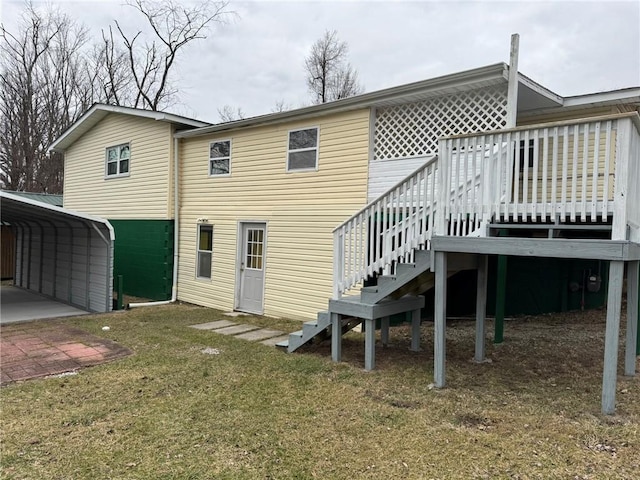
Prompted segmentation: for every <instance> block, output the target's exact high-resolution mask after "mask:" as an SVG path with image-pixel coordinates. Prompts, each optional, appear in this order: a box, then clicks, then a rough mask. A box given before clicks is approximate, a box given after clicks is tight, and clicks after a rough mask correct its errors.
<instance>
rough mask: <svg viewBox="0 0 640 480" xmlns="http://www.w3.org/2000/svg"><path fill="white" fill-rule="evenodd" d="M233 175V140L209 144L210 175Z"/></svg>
mask: <svg viewBox="0 0 640 480" xmlns="http://www.w3.org/2000/svg"><path fill="white" fill-rule="evenodd" d="M230 173H231V140H222V141H219V142H211V143H210V144H209V175H210V176H212V177H213V176H218V175H229V174H230Z"/></svg>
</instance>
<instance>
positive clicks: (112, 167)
mask: <svg viewBox="0 0 640 480" xmlns="http://www.w3.org/2000/svg"><path fill="white" fill-rule="evenodd" d="M130 159H131V149H130V148H129V144H128V143H125V144H123V145H116V146H115V147H108V148H107V167H106V172H107V177H119V176H125V175H129V160H130Z"/></svg>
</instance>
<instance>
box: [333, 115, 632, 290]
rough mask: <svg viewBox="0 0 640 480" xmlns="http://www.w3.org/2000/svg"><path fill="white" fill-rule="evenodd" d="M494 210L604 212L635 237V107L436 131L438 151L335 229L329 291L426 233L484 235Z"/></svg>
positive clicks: (533, 214)
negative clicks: (487, 128)
mask: <svg viewBox="0 0 640 480" xmlns="http://www.w3.org/2000/svg"><path fill="white" fill-rule="evenodd" d="M498 220H502V221H508V222H577V221H579V222H583V223H585V222H586V223H590V222H591V223H593V222H608V221H609V220H611V222H612V239H614V240H621V239H622V240H626V239H631V240H634V241H638V242H640V116H638V114H637V113H630V114H619V115H609V116H605V117H595V118H587V119H582V120H574V121H568V122H557V123H549V124H543V125H533V126H530V127H518V128H513V129H505V130H500V131H495V132H484V133H480V134H471V135H459V136H455V137H449V138H444V139H441V140H440V143H439V154H438V157H435V158H433V159H432V160H430V161H429V162H427V163H426V164H425V165H424V166H422V167H420V168H419V169H418V170H416V171H415V172H414V173H412V174H411V175H409V176H408V177H407V178H405V179H404V180H402V181H401V182H399V183H398V184H397V185H395V186H394V187H393V188H391V189H390V190H388V191H387V192H386V193H385V194H383V195H382V196H380V197H379V198H378V199H376V200H374V201H373V202H371V203H370V204H369V205H367V206H366V207H364V208H363V209H362V210H360V211H359V212H357V213H356V214H355V215H353V216H352V217H351V218H349V219H348V220H347V221H346V222H344V223H343V224H342V225H340V226H338V227H337V228H336V229H335V230H334V292H333V294H334V298H339V297H340V295H341V294H342V293H344V292H345V291H347V290H349V289H350V288H352V287H354V286H356V285H357V284H358V283H359V282H361V281H362V280H364V279H366V278H367V277H370V276H372V275H373V274H374V273H376V272H381V271H382V272H384V273H393V272H392V271H391V270H390V269H391V268H392V267H393V265H394V264H395V263H396V262H397V261H399V260H402V261H411V259H412V255H413V251H414V249H415V248H428V242H429V240H430V238H431V236H432V235H433V234H438V235H474V234H475V235H484V231H485V230H484V226H486V225H487V224H488V223H489V222H491V221H498Z"/></svg>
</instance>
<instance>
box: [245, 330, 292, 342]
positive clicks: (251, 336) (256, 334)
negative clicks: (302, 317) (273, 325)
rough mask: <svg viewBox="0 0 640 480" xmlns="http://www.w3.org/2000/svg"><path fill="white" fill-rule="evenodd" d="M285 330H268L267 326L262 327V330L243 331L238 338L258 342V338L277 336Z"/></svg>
mask: <svg viewBox="0 0 640 480" xmlns="http://www.w3.org/2000/svg"><path fill="white" fill-rule="evenodd" d="M283 333H284V332H281V331H280V330H268V329H266V328H261V329H260V330H253V331H252V332H247V333H242V334H240V335H238V336H236V338H242V339H243V340H248V341H250V342H257V341H258V340H264V339H266V338H271V337H277V336H278V335H282V334H283Z"/></svg>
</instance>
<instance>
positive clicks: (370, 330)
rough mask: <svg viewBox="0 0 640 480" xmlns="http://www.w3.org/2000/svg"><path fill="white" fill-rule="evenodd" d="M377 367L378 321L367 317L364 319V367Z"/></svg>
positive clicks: (368, 368)
mask: <svg viewBox="0 0 640 480" xmlns="http://www.w3.org/2000/svg"><path fill="white" fill-rule="evenodd" d="M374 368H376V321H375V320H374V319H372V318H367V319H366V320H365V321H364V369H365V370H367V371H371V370H373V369H374Z"/></svg>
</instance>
